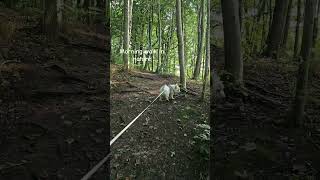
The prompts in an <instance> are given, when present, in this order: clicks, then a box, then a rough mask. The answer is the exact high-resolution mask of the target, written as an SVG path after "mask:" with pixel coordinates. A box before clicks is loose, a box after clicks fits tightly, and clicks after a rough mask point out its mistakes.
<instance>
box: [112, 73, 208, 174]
mask: <svg viewBox="0 0 320 180" xmlns="http://www.w3.org/2000/svg"><path fill="white" fill-rule="evenodd" d="M113 74H114V76H113V77H112V79H111V80H112V82H113V83H114V86H113V88H112V89H111V129H112V136H115V135H116V134H117V133H118V132H119V131H120V130H122V128H124V127H125V126H126V125H127V124H128V123H129V122H130V121H131V120H132V119H133V118H134V117H136V116H137V115H138V114H139V113H140V112H141V111H142V110H143V109H144V108H145V107H146V106H147V105H148V104H149V103H150V102H151V101H152V100H153V99H154V98H155V97H156V96H157V95H158V93H159V88H160V87H161V86H162V85H163V84H164V83H175V82H177V79H175V78H172V77H160V76H159V75H156V74H150V73H140V72H131V73H130V75H129V76H124V75H122V74H121V73H119V72H116V73H113ZM119 82H122V83H119ZM188 85H189V87H191V88H192V89H197V88H199V87H200V86H199V85H196V84H192V83H190V84H188ZM130 91H131V92H130ZM199 92H200V91H199ZM198 99H199V96H194V95H190V94H187V95H186V96H185V97H184V96H177V97H176V99H175V100H174V101H170V102H165V101H158V100H157V101H156V102H155V103H154V104H153V105H152V106H151V107H150V109H148V110H147V111H146V112H145V113H144V114H143V115H142V116H141V117H140V118H139V119H138V120H137V121H136V122H135V123H134V124H133V125H132V127H130V128H129V129H128V131H127V132H125V133H124V134H123V136H122V137H121V138H119V139H118V140H117V141H116V142H115V144H114V145H113V147H111V151H112V152H113V154H114V155H113V159H112V161H111V174H112V176H111V177H112V178H120V179H124V178H125V177H132V178H134V179H154V178H161V177H162V178H165V179H174V178H176V179H201V176H202V177H205V176H204V174H202V173H203V172H206V168H207V166H206V165H204V164H203V162H201V161H200V159H199V157H198V156H197V155H198V154H197V153H196V152H195V151H194V149H193V146H192V142H191V141H192V137H193V133H194V132H193V128H194V127H195V124H197V123H203V122H204V121H207V120H208V117H207V112H208V109H207V108H206V107H207V106H206V105H207V104H206V103H202V102H199V100H198Z"/></svg>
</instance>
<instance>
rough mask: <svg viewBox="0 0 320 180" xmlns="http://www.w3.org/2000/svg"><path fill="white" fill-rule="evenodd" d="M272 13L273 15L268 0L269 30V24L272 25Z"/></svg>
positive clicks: (270, 3) (270, 0) (270, 2)
mask: <svg viewBox="0 0 320 180" xmlns="http://www.w3.org/2000/svg"><path fill="white" fill-rule="evenodd" d="M272 15H273V12H272V0H269V30H270V28H271V25H272Z"/></svg>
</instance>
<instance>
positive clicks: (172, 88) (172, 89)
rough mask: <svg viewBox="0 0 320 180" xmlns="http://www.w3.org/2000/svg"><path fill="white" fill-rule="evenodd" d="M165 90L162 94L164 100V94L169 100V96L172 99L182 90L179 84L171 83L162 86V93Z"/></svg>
mask: <svg viewBox="0 0 320 180" xmlns="http://www.w3.org/2000/svg"><path fill="white" fill-rule="evenodd" d="M162 91H163V93H162V94H161V96H160V101H161V100H162V96H164V97H165V98H166V100H167V101H169V97H170V98H171V99H174V98H173V95H175V94H177V93H179V92H180V87H179V85H178V84H170V85H166V84H165V85H163V86H162V87H161V88H160V93H161V92H162Z"/></svg>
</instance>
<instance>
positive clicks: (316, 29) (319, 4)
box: [312, 0, 320, 48]
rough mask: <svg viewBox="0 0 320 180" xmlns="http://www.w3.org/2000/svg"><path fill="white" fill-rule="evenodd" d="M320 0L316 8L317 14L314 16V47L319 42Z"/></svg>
mask: <svg viewBox="0 0 320 180" xmlns="http://www.w3.org/2000/svg"><path fill="white" fill-rule="evenodd" d="M319 8H320V1H319V0H318V1H317V10H316V14H315V18H314V26H313V38H312V39H313V41H312V42H313V43H312V47H313V48H314V47H315V46H316V42H317V37H318V26H319V14H320V13H319V12H320V9H319Z"/></svg>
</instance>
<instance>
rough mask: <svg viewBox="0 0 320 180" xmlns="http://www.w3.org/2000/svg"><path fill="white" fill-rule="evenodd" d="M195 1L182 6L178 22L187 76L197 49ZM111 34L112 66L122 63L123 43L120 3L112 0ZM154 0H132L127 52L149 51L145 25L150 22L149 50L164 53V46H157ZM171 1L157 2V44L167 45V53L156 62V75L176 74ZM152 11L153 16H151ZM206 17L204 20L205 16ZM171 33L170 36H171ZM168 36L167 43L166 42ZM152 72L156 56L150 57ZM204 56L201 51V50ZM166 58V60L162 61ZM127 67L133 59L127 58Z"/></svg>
mask: <svg viewBox="0 0 320 180" xmlns="http://www.w3.org/2000/svg"><path fill="white" fill-rule="evenodd" d="M199 3H200V2H199V1H196V0H187V1H183V3H182V19H183V30H184V40H185V43H184V45H185V60H186V68H187V71H186V72H188V74H189V76H190V77H191V75H192V73H193V68H194V67H193V66H194V62H193V61H194V60H195V58H196V57H195V55H196V49H197V43H198V40H197V38H198V37H197V31H198V24H197V21H198V14H197V11H198V9H197V8H198V5H199ZM111 9H112V11H111V32H112V62H113V63H116V64H121V63H122V54H120V49H122V41H123V38H122V36H123V18H124V14H123V1H121V0H115V1H112V3H111ZM152 9H153V11H152ZM158 10H159V6H158V0H147V1H142V0H137V1H136V0H135V1H133V11H132V12H133V14H132V32H131V33H132V35H131V49H132V50H138V49H140V48H142V49H148V48H149V38H148V25H149V21H150V20H152V23H151V25H152V32H151V45H152V47H151V48H152V49H153V50H156V51H157V50H158V49H159V48H161V49H162V50H166V47H165V46H163V47H159V42H158V34H159V33H158ZM175 11H176V7H175V1H164V0H160V13H161V16H160V20H161V41H162V43H164V44H166V45H169V49H168V52H166V53H165V54H164V55H163V56H162V60H163V61H162V62H161V63H159V68H160V69H159V70H160V71H159V72H158V73H160V72H161V73H169V74H176V73H177V72H176V68H175V66H177V65H179V59H178V39H177V34H176V33H177V32H176V23H175V20H176V17H175ZM152 12H153V13H152ZM205 18H206V17H205ZM171 31H172V35H171ZM170 35H171V41H170ZM153 57H154V58H153V59H154V69H153V71H155V70H156V67H157V63H158V56H157V54H154V55H153ZM203 57H205V51H203ZM166 59H167V61H165V60H166ZM130 64H131V65H132V64H133V58H132V56H131V58H130Z"/></svg>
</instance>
